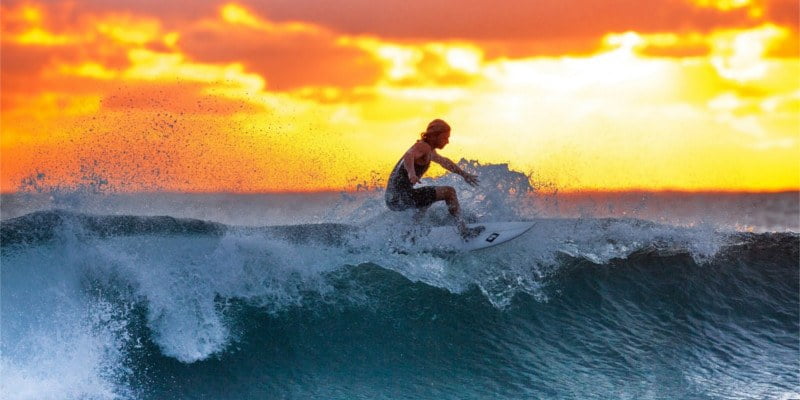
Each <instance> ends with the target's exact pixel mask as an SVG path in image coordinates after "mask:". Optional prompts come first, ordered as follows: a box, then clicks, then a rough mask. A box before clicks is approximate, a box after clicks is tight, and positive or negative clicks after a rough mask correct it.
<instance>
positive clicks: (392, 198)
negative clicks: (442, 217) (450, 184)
mask: <svg viewBox="0 0 800 400" xmlns="http://www.w3.org/2000/svg"><path fill="white" fill-rule="evenodd" d="M404 189H405V190H404ZM404 189H400V190H387V191H386V206H387V207H389V209H390V210H392V211H403V210H408V209H409V208H425V207H428V206H430V205H431V204H433V203H434V202H436V187H435V186H423V187H421V188H408V189H406V188H404Z"/></svg>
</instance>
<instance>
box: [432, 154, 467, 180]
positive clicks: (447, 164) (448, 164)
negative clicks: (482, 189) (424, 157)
mask: <svg viewBox="0 0 800 400" xmlns="http://www.w3.org/2000/svg"><path fill="white" fill-rule="evenodd" d="M431 161H434V162H435V163H437V164H439V165H441V166H442V168H444V169H446V170H448V171H450V172H452V173H454V174H458V175H461V177H462V178H464V180H465V181H466V182H467V183H468V184H470V186H478V176H477V175H473V174H470V173H469V172H466V171H464V170H463V169H461V168H460V167H459V166H458V164H456V163H454V162H453V160H451V159H449V158H447V157H444V156H441V155H439V153H437V152H436V151H433V152H432V154H431Z"/></svg>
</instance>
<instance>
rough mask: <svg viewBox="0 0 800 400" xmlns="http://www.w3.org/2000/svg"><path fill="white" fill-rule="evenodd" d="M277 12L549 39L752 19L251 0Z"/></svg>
mask: <svg viewBox="0 0 800 400" xmlns="http://www.w3.org/2000/svg"><path fill="white" fill-rule="evenodd" d="M245 4H247V6H248V7H250V8H252V9H254V10H258V12H259V13H260V14H261V15H264V16H268V17H269V18H270V19H272V20H277V21H285V20H302V21H310V22H313V23H317V24H321V25H323V26H327V27H330V28H331V29H334V30H336V31H339V32H345V33H351V34H375V35H378V36H381V37H388V38H416V39H466V40H526V39H534V38H536V39H541V40H550V39H554V38H564V37H598V36H602V35H604V34H605V33H608V32H621V31H627V30H636V31H639V32H659V31H670V32H675V31H684V30H689V31H699V32H705V31H709V30H711V29H714V28H719V27H737V26H746V25H752V24H753V20H752V19H751V18H750V17H748V14H747V10H744V9H739V10H731V11H727V12H723V11H720V10H716V9H713V8H700V7H697V6H694V5H692V4H691V3H690V2H688V1H681V0H649V1H639V0H582V1H580V2H570V1H563V0H537V1H530V0H507V1H503V2H500V3H491V2H488V1H485V0H438V1H436V0H435V1H418V2H417V1H413V2H409V1H406V0H384V1H373V0H340V1H330V2H328V1H318V0H271V1H256V0H246V1H245Z"/></svg>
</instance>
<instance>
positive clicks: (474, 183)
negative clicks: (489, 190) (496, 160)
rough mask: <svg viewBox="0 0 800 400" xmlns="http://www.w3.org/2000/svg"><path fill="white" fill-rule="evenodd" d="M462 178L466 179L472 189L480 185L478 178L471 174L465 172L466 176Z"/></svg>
mask: <svg viewBox="0 0 800 400" xmlns="http://www.w3.org/2000/svg"><path fill="white" fill-rule="evenodd" d="M461 176H462V177H464V180H465V181H466V182H467V183H468V184H469V185H470V186H472V187H476V186H478V184H479V183H480V181H479V180H478V176H477V175H472V174H470V173H469V172H464V174H463V175H461Z"/></svg>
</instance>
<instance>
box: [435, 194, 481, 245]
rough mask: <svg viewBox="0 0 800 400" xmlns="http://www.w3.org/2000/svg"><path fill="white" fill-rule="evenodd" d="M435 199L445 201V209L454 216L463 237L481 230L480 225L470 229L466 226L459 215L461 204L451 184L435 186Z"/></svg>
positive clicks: (476, 233)
mask: <svg viewBox="0 0 800 400" xmlns="http://www.w3.org/2000/svg"><path fill="white" fill-rule="evenodd" d="M436 200H444V201H445V203H446V204H447V211H449V212H450V215H452V216H453V218H455V220H456V226H457V227H458V232H459V233H461V236H463V237H464V239H471V238H473V237H475V236H477V235H478V234H479V233H481V232H482V231H483V229H484V227H482V226H478V227H475V228H472V229H470V228H469V227H467V223H466V222H464V218H462V217H461V205H460V204H459V203H458V195H457V194H456V190H455V189H453V187H452V186H436Z"/></svg>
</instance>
